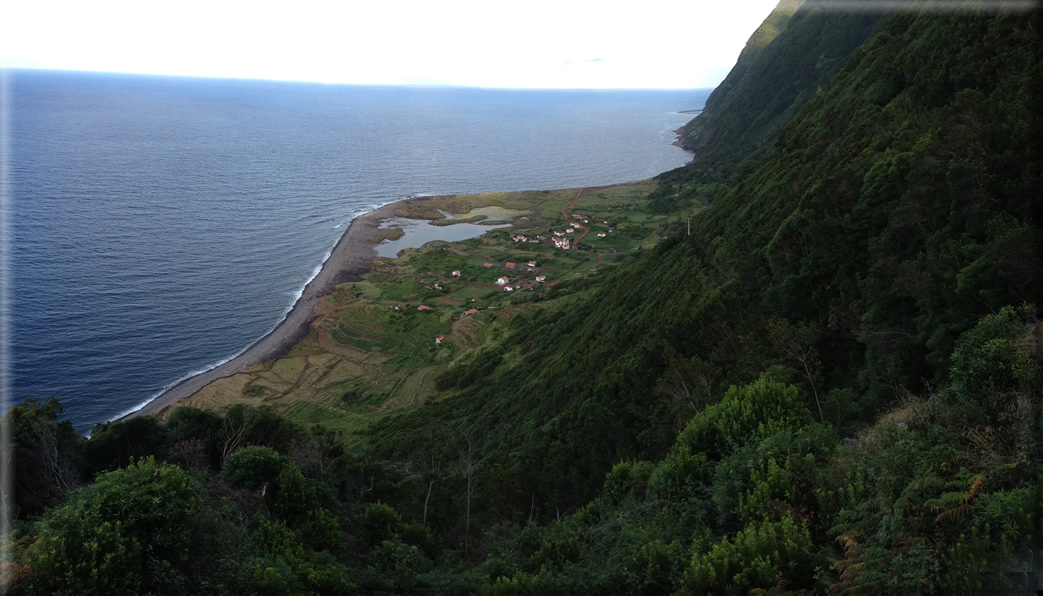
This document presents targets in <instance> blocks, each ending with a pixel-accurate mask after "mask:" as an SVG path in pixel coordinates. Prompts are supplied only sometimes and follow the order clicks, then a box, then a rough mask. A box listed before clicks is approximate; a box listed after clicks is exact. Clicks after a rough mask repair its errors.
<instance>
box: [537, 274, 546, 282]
mask: <svg viewBox="0 0 1043 596" xmlns="http://www.w3.org/2000/svg"><path fill="white" fill-rule="evenodd" d="M536 281H538V282H540V283H543V282H545V281H547V276H546V275H537V276H536Z"/></svg>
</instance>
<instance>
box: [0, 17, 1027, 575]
mask: <svg viewBox="0 0 1043 596" xmlns="http://www.w3.org/2000/svg"><path fill="white" fill-rule="evenodd" d="M817 19H828V22H829V23H830V26H829V27H825V28H821V29H818V30H819V31H820V32H826V30H827V29H828V34H826V35H825V36H824V37H821V38H813V36H812V35H813V34H812V33H811V32H812V31H815V30H816V29H814V28H812V29H808V27H810V26H811V25H810V24H815V23H817V21H816V20H817ZM823 23H824V22H818V23H817V24H815V25H814V27H823ZM773 26H775V27H776V28H778V29H780V30H783V32H782V33H780V34H779V35H778V36H777V37H776V39H775V41H774V42H772V43H769V44H765V45H764V46H763V49H762V50H760V51H759V52H758V53H756V55H755V56H753V57H752V58H750V59H749V64H750V65H749V67H748V68H747V69H746V70H745V74H743V75H742V76H741V80H740V81H738V82H736V83H735V85H734V86H733V88H732V91H731V92H730V93H728V97H739V96H740V95H741V94H743V93H747V92H746V91H742V90H743V89H748V90H749V91H748V93H750V94H751V95H750V97H755V96H756V94H757V93H767V91H764V90H765V89H769V90H772V91H771V92H772V93H776V94H778V95H782V96H784V97H782V98H780V99H779V103H778V105H780V106H782V105H785V106H796V105H798V104H799V105H801V106H802V107H800V108H799V111H797V112H796V115H795V116H793V117H792V118H788V117H787V119H786V123H785V125H784V126H782V127H781V128H780V129H779V130H778V133H777V134H775V133H773V132H772V127H774V126H775V124H774V123H773V122H774V120H772V119H766V120H764V121H762V122H760V123H758V124H757V125H756V126H755V127H753V128H751V131H750V132H751V135H752V136H747V137H744V138H746V139H754V138H756V139H760V140H758V141H757V142H758V143H761V145H762V146H763V147H764V149H763V150H762V152H761V153H760V154H759V155H758V156H757V157H756V159H750V160H744V159H743V158H740V157H736V156H729V154H728V153H727V150H724V149H722V150H721V151H722V152H721V153H719V154H718V155H719V156H720V160H719V161H708V162H703V161H702V160H701V159H697V160H696V161H695V162H694V163H693V164H691V165H690V166H687V167H686V168H685V169H683V170H680V171H675V172H670V173H667V174H665V175H664V176H663V179H662V181H661V185H660V187H658V188H657V190H656V191H654V192H653V193H652V196H650V198H649V201H650V204H651V205H652V206H653V207H654V206H655V205H657V204H658V205H659V207H660V208H662V209H663V210H667V211H668V210H669V209H670V208H672V207H671V206H670V202H669V200H664V199H670V198H671V197H672V196H674V195H676V197H675V198H684V197H685V196H689V197H692V196H702V195H703V194H704V193H708V194H705V196H706V198H707V199H708V200H709V199H712V201H710V208H709V209H707V210H706V211H705V213H704V214H702V215H701V216H699V217H698V218H696V219H693V221H692V228H693V229H692V234H691V236H682V235H676V234H675V235H673V236H671V237H670V238H669V239H667V240H665V241H663V242H662V243H661V244H660V245H659V246H657V247H656V248H654V249H652V250H649V251H646V253H645V254H630V255H627V256H626V257H625V258H624V259H623V260H622V261H621V262H620V263H619V264H618V265H617V266H615V267H613V268H611V269H609V270H607V271H605V272H603V273H599V274H598V275H594V276H587V277H581V278H576V279H572V280H568V281H563V282H562V283H560V284H557V285H556V286H554V287H553V288H552V289H550V290H548V291H547V292H546V298H545V300H544V302H543V304H542V305H541V307H540V308H531V309H521V310H520V311H519V312H518V313H517V314H516V315H515V316H512V317H510V318H509V319H507V320H504V321H502V322H501V324H498V325H497V326H495V328H494V329H492V330H490V331H489V332H488V333H486V334H484V336H483V337H482V344H481V347H479V348H478V349H476V350H473V351H471V352H468V353H467V354H466V355H465V356H464V357H462V358H460V359H458V360H457V361H455V362H454V363H453V364H452V365H451V366H448V367H446V368H444V369H442V370H440V371H439V373H438V375H437V378H436V380H435V383H436V386H437V390H438V396H437V399H431V400H428V401H427V402H426V403H425V404H424V405H422V406H420V407H417V408H412V409H403V410H401V411H399V412H398V413H396V414H394V415H391V416H388V417H385V418H384V419H382V420H381V421H380V422H378V423H376V424H374V425H373V426H371V427H370V428H368V429H367V430H366V431H365V433H363V434H361V435H354V436H353V437H352V438H351V439H350V440H345V439H344V437H343V436H341V435H339V434H337V433H334V432H331V431H328V430H326V429H324V428H323V427H322V426H321V425H312V426H309V427H305V426H302V425H300V424H298V423H296V422H291V421H289V420H288V419H286V418H281V417H279V416H276V415H274V413H273V412H272V411H271V410H267V409H263V408H262V409H252V408H248V407H244V406H242V405H239V406H235V407H233V408H231V409H230V410H228V411H227V412H224V413H222V414H215V413H210V412H205V411H202V410H197V409H193V408H181V409H178V410H176V411H175V412H174V413H173V414H172V415H171V416H170V417H169V418H168V419H167V420H166V421H165V422H159V421H156V420H154V419H150V418H143V419H134V420H131V421H127V422H124V423H118V424H109V425H105V426H101V427H98V428H96V429H95V431H94V433H93V434H92V438H91V439H90V440H89V441H87V440H84V439H83V438H81V437H79V436H77V435H76V434H75V433H74V432H73V431H72V428H71V426H70V425H68V423H66V422H61V421H59V418H60V406H59V405H58V404H57V402H55V401H49V402H46V403H42V402H39V401H30V402H27V403H26V404H23V405H22V406H19V407H17V408H14V409H13V410H11V411H10V412H9V413H8V414H7V416H8V417H9V419H10V421H11V422H12V423H13V428H14V446H15V448H14V450H13V452H12V453H11V454H9V456H10V457H12V458H13V459H14V460H15V461H16V462H18V463H19V465H18V466H17V467H16V468H15V470H16V472H15V474H16V476H15V486H16V489H17V492H16V502H17V505H18V508H19V519H18V521H17V522H16V525H15V533H14V535H13V536H12V537H11V539H12V540H13V547H14V550H15V555H16V557H15V558H16V561H15V563H14V564H12V565H9V566H7V567H5V568H4V573H5V574H6V577H7V578H8V579H11V580H14V583H13V585H12V589H13V591H14V592H18V593H66V592H69V593H71V592H84V591H88V592H89V591H92V590H93V591H95V592H100V591H102V590H110V591H111V590H114V589H115V590H119V591H123V592H137V593H145V592H151V593H166V592H171V593H184V592H213V593H221V592H225V593H243V592H264V593H287V594H288V593H293V594H297V593H321V594H326V593H329V594H334V593H337V594H339V593H352V592H353V591H357V592H359V593H367V594H371V593H403V592H408V593H424V594H464V593H493V594H575V593H633V594H659V593H674V592H678V593H685V594H703V593H722V594H748V593H761V594H767V593H779V594H781V593H789V592H800V591H804V592H814V593H832V594H851V593H855V592H860V593H893V594H911V593H924V594H942V593H945V594H949V593H970V594H975V593H988V592H991V593H1004V594H1006V593H1019V592H1018V591H1019V590H1021V591H1025V590H1028V592H1027V593H1033V591H1035V590H1036V589H1037V587H1038V586H1037V585H1036V584H1034V583H1032V584H1025V583H1024V582H1025V581H1026V577H1027V578H1028V581H1030V582H1036V581H1038V579H1036V578H1035V577H1033V576H1031V575H1024V574H1015V573H1014V572H1021V571H1028V570H1029V569H1030V567H1031V565H1033V564H1035V565H1038V554H1037V549H1038V547H1039V541H1040V539H1041V534H1040V527H1039V523H1040V515H1041V514H1043V511H1041V508H1043V500H1041V499H1040V492H1039V491H1040V490H1041V489H1043V476H1041V470H1040V467H1039V463H1038V462H1040V461H1043V452H1041V440H1043V410H1041V408H1040V401H1041V398H1043V378H1041V374H1040V370H1041V361H1043V324H1041V323H1040V321H1039V314H1040V310H1039V309H1040V307H1041V306H1043V304H1041V303H1040V296H1041V295H1043V269H1041V268H1040V266H1039V263H1040V258H1039V257H1040V254H1039V249H1040V248H1041V247H1040V239H1041V238H1043V199H1041V197H1040V193H1039V188H1040V187H1041V183H1043V180H1041V179H1040V178H1041V172H1040V163H1041V161H1043V160H1041V156H1040V154H1039V145H1038V143H1037V142H1035V139H1038V138H1039V135H1040V133H1041V131H1040V122H1041V121H1043V120H1041V118H1040V117H1039V116H1040V115H1039V113H1038V110H1037V108H1036V105H1037V103H1036V101H1035V99H1036V95H1037V94H1038V93H1039V91H1040V89H1039V88H1038V86H1039V82H1040V81H1043V62H1041V60H1040V58H1041V54H1043V41H1041V38H1040V33H1039V32H1040V31H1043V26H1041V23H1040V12H1039V11H1038V10H1036V11H1033V12H1031V13H1028V14H1020V15H1019V14H994V13H989V14H960V15H944V14H938V13H933V14H929V15H919V14H915V13H912V12H909V13H902V14H898V15H895V16H891V17H887V18H882V17H880V16H879V15H877V16H874V17H873V19H872V22H870V20H867V18H866V17H857V16H853V15H828V14H819V13H815V12H814V11H811V12H807V13H802V12H799V11H798V12H797V14H796V15H795V16H794V17H793V18H792V20H790V21H786V22H785V23H783V22H782V21H779V23H777V24H775V25H773ZM870 29H871V30H872V33H871V34H870V32H869V31H870ZM805 35H807V36H809V37H804V36H805ZM859 36H861V38H862V39H865V40H866V41H865V43H862V44H861V45H859V44H858V43H857V42H856V41H852V40H856V39H858V38H859ZM786 39H790V40H791V41H790V42H787V43H790V44H795V45H793V46H792V48H807V47H818V46H817V45H816V44H819V43H821V44H824V45H823V48H822V49H823V52H821V53H818V54H816V53H806V52H804V51H803V50H800V51H796V50H794V49H787V48H790V46H789V45H787V43H783V42H784V41H785V40H786ZM798 41H799V42H800V43H797V42H798ZM812 42H814V43H812ZM849 43H850V44H852V48H853V47H854V46H858V47H857V49H853V51H850V50H845V49H844V47H845V44H849ZM804 44H812V45H810V46H809V45H804ZM827 50H828V51H827ZM789 52H795V53H792V54H791V53H789ZM845 52H846V53H845ZM848 54H849V57H848V58H847V60H846V61H844V62H843V64H842V65H840V64H837V65H836V66H835V67H833V71H834V74H833V76H832V77H831V78H829V81H828V83H824V84H823V83H822V82H819V81H818V80H817V79H815V78H814V77H811V78H806V79H801V80H802V81H803V83H802V84H801V86H800V88H791V87H789V86H786V85H777V83H779V82H780V81H782V80H783V79H785V80H787V81H788V80H789V79H790V78H792V77H791V75H792V73H796V72H804V71H805V70H807V69H811V68H812V67H813V66H814V65H815V64H818V63H819V61H820V59H821V57H822V56H826V57H830V56H840V55H848ZM780 57H785V64H786V68H785V69H781V68H774V69H770V68H757V64H761V63H763V64H776V65H778V64H780V63H779V62H775V61H776V60H781V59H782V58H780ZM776 77H778V78H776ZM819 85H821V87H822V88H821V89H818V86H819ZM802 97H803V98H804V99H800V98H802ZM710 107H711V106H708V108H707V110H708V113H709V111H710ZM713 108H714V114H713V116H714V119H713V120H711V119H707V120H706V121H707V122H708V123H709V122H722V123H723V122H729V121H737V120H730V119H733V118H739V116H740V115H741V114H740V113H739V112H741V111H743V110H749V109H750V108H749V107H748V104H745V103H743V102H739V101H738V100H733V101H730V102H725V101H723V100H722V101H721V102H720V103H719V104H717V105H715V106H713ZM786 109H789V108H788V107H787V108H786ZM733 110H738V111H739V112H735V113H733V112H732V111H733ZM774 114H775V115H776V116H779V117H782V115H784V114H786V110H785V109H784V110H781V111H778V112H774ZM704 116H705V114H704ZM700 118H703V116H700ZM722 126H723V125H722ZM729 126H730V125H729ZM768 138H774V141H772V142H771V143H766V142H765V139H768ZM726 142H727V140H726V139H724V138H720V137H718V138H715V139H714V140H713V143H714V144H715V145H716V144H720V143H726ZM743 142H746V141H743ZM722 164H723V165H722ZM664 188H666V189H667V190H666V191H664V190H662V189H664ZM710 190H712V193H709V191H710ZM431 258H434V257H431ZM476 271H477V270H476ZM476 274H477V273H476ZM77 487H82V488H78V489H77ZM1034 557H1035V558H1036V559H1034ZM1034 560H1035V562H1034Z"/></svg>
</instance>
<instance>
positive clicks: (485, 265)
mask: <svg viewBox="0 0 1043 596" xmlns="http://www.w3.org/2000/svg"><path fill="white" fill-rule="evenodd" d="M495 266H496V265H493V264H492V263H486V264H484V265H482V267H495Z"/></svg>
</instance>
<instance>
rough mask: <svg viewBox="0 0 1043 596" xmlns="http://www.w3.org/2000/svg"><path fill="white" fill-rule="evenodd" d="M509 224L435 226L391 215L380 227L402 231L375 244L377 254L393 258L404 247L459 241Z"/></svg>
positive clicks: (421, 220)
mask: <svg viewBox="0 0 1043 596" xmlns="http://www.w3.org/2000/svg"><path fill="white" fill-rule="evenodd" d="M510 225H511V224H498V225H493V224H474V223H456V224H453V225H450V226H436V225H433V224H432V223H431V222H429V221H427V220H424V219H405V218H402V217H393V218H391V219H387V220H384V223H382V224H381V225H380V228H381V229H384V230H386V229H389V228H398V229H400V230H402V231H403V232H404V234H403V236H402V237H401V238H398V239H397V240H384V241H383V242H381V243H380V244H378V245H377V256H379V257H386V258H390V259H393V258H395V257H396V256H398V253H399V251H402V250H404V249H406V248H420V247H421V246H423V245H425V244H427V243H428V242H434V241H435V240H442V241H443V242H459V241H460V240H467V239H468V238H477V237H478V236H481V235H482V234H484V233H486V232H488V231H489V230H495V229H497V228H506V227H510Z"/></svg>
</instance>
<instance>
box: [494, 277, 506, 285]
mask: <svg viewBox="0 0 1043 596" xmlns="http://www.w3.org/2000/svg"><path fill="white" fill-rule="evenodd" d="M507 281H508V280H507V277H501V278H500V279H498V280H496V285H498V286H502V285H506V284H507Z"/></svg>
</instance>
